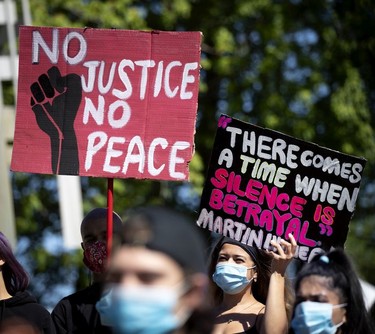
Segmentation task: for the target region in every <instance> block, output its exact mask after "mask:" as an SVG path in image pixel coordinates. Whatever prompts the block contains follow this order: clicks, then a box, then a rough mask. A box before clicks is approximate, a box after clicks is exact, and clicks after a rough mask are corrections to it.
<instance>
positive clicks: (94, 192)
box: [4, 0, 375, 308]
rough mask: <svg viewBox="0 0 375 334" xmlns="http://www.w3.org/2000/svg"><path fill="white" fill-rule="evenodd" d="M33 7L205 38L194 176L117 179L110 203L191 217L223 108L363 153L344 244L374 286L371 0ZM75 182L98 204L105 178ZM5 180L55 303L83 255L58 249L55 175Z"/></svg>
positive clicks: (70, 17) (59, 18)
mask: <svg viewBox="0 0 375 334" xmlns="http://www.w3.org/2000/svg"><path fill="white" fill-rule="evenodd" d="M19 7H20V6H19ZM30 8H31V14H32V19H33V24H34V25H38V26H59V27H93V28H118V29H147V30H148V29H154V30H179V31H183V30H188V31H201V32H202V33H203V35H204V38H203V44H202V58H201V65H202V70H201V82H200V95H199V105H198V117H197V129H196V136H195V145H196V153H195V156H194V159H193V161H192V163H191V165H190V169H191V181H190V182H189V183H179V182H155V181H147V180H142V181H137V180H131V179H125V180H119V179H117V180H115V183H114V198H115V210H116V211H117V212H119V213H120V214H122V213H123V212H124V211H125V210H126V209H127V208H129V207H132V206H135V205H140V204H145V203H164V204H167V205H171V206H174V207H178V208H180V209H181V210H185V211H186V212H188V213H189V214H191V215H192V217H195V214H196V210H197V209H198V205H199V197H200V194H201V191H202V186H203V182H204V179H205V173H206V170H207V165H208V162H209V158H210V152H211V148H212V143H213V139H214V135H215V131H216V124H217V119H218V116H219V115H220V114H221V113H226V114H228V115H231V116H234V117H236V118H239V119H241V120H244V121H247V122H252V123H254V124H257V125H259V126H262V127H268V128H271V129H274V130H277V131H281V132H284V133H286V134H288V135H291V136H294V137H297V138H300V139H303V140H307V141H312V142H315V143H317V144H319V145H322V146H325V147H329V148H331V149H334V150H338V151H341V152H344V153H348V154H353V155H356V156H363V157H365V158H366V159H367V166H366V169H365V174H364V177H363V180H362V186H361V191H360V198H359V199H358V202H357V209H356V212H355V215H354V217H353V221H352V222H351V224H350V226H351V228H350V232H349V236H348V240H347V243H346V247H347V251H348V252H349V253H350V255H351V256H352V257H353V259H354V261H355V264H356V267H357V269H358V271H359V273H360V276H361V277H362V278H364V279H366V280H367V281H369V282H370V283H372V284H375V270H373V266H374V258H375V232H374V227H375V168H374V167H375V136H374V126H375V81H374V80H375V79H374V78H375V68H374V66H375V62H374V59H375V58H374V55H375V35H374V33H373V32H374V31H375V5H374V3H373V1H370V0H367V1H366V0H358V1H355V0H352V1H350V0H346V1H344V0H325V1H323V0H314V1H301V0H290V1H287V0H251V1H250V0H232V1H224V0H219V1H218V0H144V1H133V0H116V1H114V0H113V1H99V0H91V1H90V0H30ZM4 90H5V92H6V93H7V96H6V97H5V102H6V103H8V104H14V98H13V96H12V90H11V87H10V84H5V88H4ZM81 183H82V191H83V198H84V210H85V212H87V211H88V210H90V209H91V208H93V207H95V206H105V205H106V197H105V194H106V185H107V184H106V180H103V179H99V178H81ZM12 186H13V194H14V205H15V212H16V226H17V234H18V237H19V247H18V252H19V254H20V256H21V257H22V259H23V261H24V263H26V265H27V267H28V269H29V272H30V273H31V276H32V277H33V280H32V285H31V289H32V291H33V292H34V293H35V295H36V296H37V297H38V298H39V300H40V301H41V302H42V303H43V304H45V305H46V306H47V307H49V308H51V307H53V306H54V304H55V303H56V302H57V301H58V300H59V299H60V298H61V297H62V296H64V295H66V294H67V292H71V291H73V290H74V289H76V288H80V287H83V286H85V285H86V284H87V283H88V281H89V279H90V278H89V275H88V273H87V271H86V270H85V268H84V267H83V265H82V261H81V260H82V252H81V251H80V250H76V251H66V250H65V249H64V248H63V247H62V243H61V226H60V221H59V214H58V212H59V211H58V198H57V192H56V179H55V177H53V176H44V175H30V174H24V173H14V174H12ZM51 240H52V241H53V244H54V245H55V246H54V247H50V245H51ZM67 287H69V288H67Z"/></svg>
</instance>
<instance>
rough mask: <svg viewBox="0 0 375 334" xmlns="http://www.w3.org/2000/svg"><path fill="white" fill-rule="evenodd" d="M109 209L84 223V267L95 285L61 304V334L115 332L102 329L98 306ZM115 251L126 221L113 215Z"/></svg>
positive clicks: (57, 311) (56, 313)
mask: <svg viewBox="0 0 375 334" xmlns="http://www.w3.org/2000/svg"><path fill="white" fill-rule="evenodd" d="M107 212H108V211H107V209H106V208H95V209H93V210H91V211H90V212H89V213H88V214H87V215H86V216H85V217H84V218H83V220H82V223H81V236H82V243H81V247H82V249H83V263H84V264H85V266H86V267H87V268H88V269H89V270H90V272H91V273H92V284H91V285H90V286H88V287H87V288H84V289H82V290H79V291H77V292H75V293H73V294H71V295H69V296H67V297H64V298H63V299H62V300H60V301H59V302H58V304H57V305H56V306H55V308H54V310H53V311H52V319H53V322H54V324H55V328H56V332H57V333H58V334H65V333H69V334H73V333H77V334H78V333H79V334H83V333H90V334H107V333H112V331H111V329H110V328H108V327H107V326H104V325H102V323H101V322H100V317H99V314H98V312H97V311H96V308H95V304H96V302H97V301H98V300H99V298H100V295H101V291H102V282H103V279H104V273H105V269H106V264H107ZM112 218H113V247H112V248H115V247H116V246H117V245H119V240H120V239H119V235H120V232H121V226H122V220H121V218H120V216H119V215H118V214H117V213H115V212H113V216H112Z"/></svg>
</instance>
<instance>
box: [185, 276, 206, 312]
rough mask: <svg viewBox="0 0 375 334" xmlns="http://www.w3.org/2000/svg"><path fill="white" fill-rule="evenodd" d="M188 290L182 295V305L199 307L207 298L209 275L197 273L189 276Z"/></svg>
mask: <svg viewBox="0 0 375 334" xmlns="http://www.w3.org/2000/svg"><path fill="white" fill-rule="evenodd" d="M189 283H190V284H189V287H188V291H187V292H186V293H185V294H184V295H183V296H181V298H180V305H181V306H185V307H187V308H189V309H191V310H194V309H197V308H199V307H200V306H201V305H202V304H203V303H204V301H205V300H206V293H207V287H208V278H207V275H205V274H203V273H196V274H193V275H191V276H190V277H189Z"/></svg>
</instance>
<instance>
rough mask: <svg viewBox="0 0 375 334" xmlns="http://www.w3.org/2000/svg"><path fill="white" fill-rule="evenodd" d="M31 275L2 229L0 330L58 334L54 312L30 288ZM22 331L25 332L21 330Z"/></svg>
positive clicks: (0, 235) (0, 247)
mask: <svg viewBox="0 0 375 334" xmlns="http://www.w3.org/2000/svg"><path fill="white" fill-rule="evenodd" d="M28 285H29V276H28V274H27V273H26V271H25V269H24V268H23V267H22V265H21V264H20V263H19V262H18V261H17V259H16V257H15V256H14V254H13V251H12V248H11V246H10V244H9V241H8V240H7V238H6V237H5V235H4V234H3V233H2V232H0V333H15V330H17V328H18V329H19V330H20V329H21V327H22V329H24V330H28V333H45V334H49V333H55V331H54V327H53V323H52V319H51V315H50V313H49V312H48V311H47V310H46V309H45V308H44V307H43V306H42V305H40V304H39V303H37V301H36V298H35V297H34V296H32V295H31V294H30V293H29V292H27V291H26V289H27V287H28ZM19 333H22V331H19Z"/></svg>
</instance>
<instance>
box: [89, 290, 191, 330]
mask: <svg viewBox="0 0 375 334" xmlns="http://www.w3.org/2000/svg"><path fill="white" fill-rule="evenodd" d="M179 296H180V294H179V293H178V290H176V289H172V288H161V287H147V286H142V287H127V288H122V287H120V286H115V287H113V288H112V289H111V290H110V291H109V292H107V293H106V294H104V295H103V296H102V298H101V299H100V300H99V301H98V303H97V304H96V308H97V310H98V312H99V314H100V318H101V321H102V324H103V325H107V326H112V327H113V328H114V331H115V333H116V334H149V333H153V334H164V333H169V332H171V331H173V330H175V329H176V328H178V327H179V326H180V325H181V322H182V319H181V318H179V317H177V316H176V315H175V314H174V308H175V306H176V304H177V302H178V299H179ZM185 319H186V318H185ZM185 319H183V320H185Z"/></svg>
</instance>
